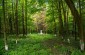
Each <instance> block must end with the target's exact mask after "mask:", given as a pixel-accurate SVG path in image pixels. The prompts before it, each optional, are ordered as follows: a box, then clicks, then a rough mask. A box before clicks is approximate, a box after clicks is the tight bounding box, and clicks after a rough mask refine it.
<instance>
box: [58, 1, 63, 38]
mask: <svg viewBox="0 0 85 55" xmlns="http://www.w3.org/2000/svg"><path fill="white" fill-rule="evenodd" d="M58 12H59V35H60V36H62V37H63V21H62V14H61V1H59V3H58Z"/></svg>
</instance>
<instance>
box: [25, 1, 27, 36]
mask: <svg viewBox="0 0 85 55" xmlns="http://www.w3.org/2000/svg"><path fill="white" fill-rule="evenodd" d="M25 33H26V35H27V0H25Z"/></svg>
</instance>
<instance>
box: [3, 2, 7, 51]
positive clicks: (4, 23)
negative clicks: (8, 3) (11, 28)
mask: <svg viewBox="0 0 85 55" xmlns="http://www.w3.org/2000/svg"><path fill="white" fill-rule="evenodd" d="M2 3H3V5H2V8H3V18H4V21H3V27H4V43H5V50H6V51H7V50H8V44H7V37H6V17H5V1H4V0H3V1H2Z"/></svg>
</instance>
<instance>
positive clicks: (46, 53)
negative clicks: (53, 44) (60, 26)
mask: <svg viewBox="0 0 85 55" xmlns="http://www.w3.org/2000/svg"><path fill="white" fill-rule="evenodd" d="M10 37H11V38H10ZM10 37H9V39H8V41H10V42H9V51H7V52H5V51H4V50H3V51H0V54H1V53H2V55H50V54H51V52H50V50H48V48H46V47H45V46H43V45H42V41H45V40H48V39H51V38H52V35H50V34H43V35H40V34H30V35H29V36H27V37H26V38H20V39H18V44H17V45H16V44H15V38H13V36H11V35H10ZM1 41H2V40H1ZM1 46H2V44H1ZM1 46H0V48H2V47H1ZM3 46H4V45H3ZM3 52H4V53H3Z"/></svg>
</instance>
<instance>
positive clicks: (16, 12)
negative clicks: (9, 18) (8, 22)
mask: <svg viewBox="0 0 85 55" xmlns="http://www.w3.org/2000/svg"><path fill="white" fill-rule="evenodd" d="M15 29H16V44H17V40H18V34H19V33H18V0H16V8H15Z"/></svg>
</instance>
